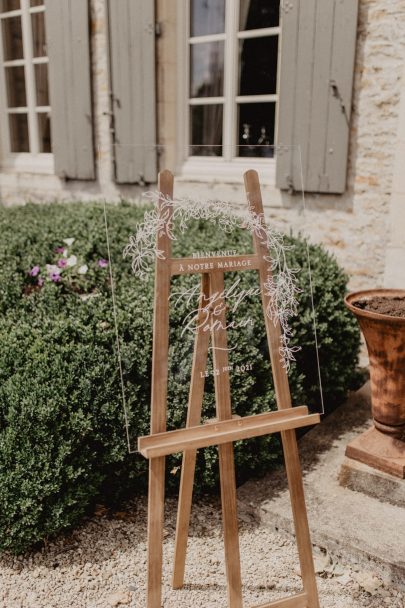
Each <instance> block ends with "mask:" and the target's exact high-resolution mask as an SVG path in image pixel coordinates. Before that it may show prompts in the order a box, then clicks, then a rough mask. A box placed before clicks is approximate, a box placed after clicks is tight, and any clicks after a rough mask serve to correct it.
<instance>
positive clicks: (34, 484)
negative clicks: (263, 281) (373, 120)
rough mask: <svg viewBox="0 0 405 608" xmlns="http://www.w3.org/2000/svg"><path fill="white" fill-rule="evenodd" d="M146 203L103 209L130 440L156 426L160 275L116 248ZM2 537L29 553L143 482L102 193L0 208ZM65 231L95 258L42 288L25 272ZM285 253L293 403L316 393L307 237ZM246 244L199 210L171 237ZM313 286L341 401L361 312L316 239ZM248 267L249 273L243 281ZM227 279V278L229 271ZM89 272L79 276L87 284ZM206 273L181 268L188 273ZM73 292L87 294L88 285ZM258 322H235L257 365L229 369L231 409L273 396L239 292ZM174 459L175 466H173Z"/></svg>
mask: <svg viewBox="0 0 405 608" xmlns="http://www.w3.org/2000/svg"><path fill="white" fill-rule="evenodd" d="M143 212H144V211H143V209H140V208H136V207H133V206H130V205H125V204H121V205H119V206H111V207H109V209H108V222H109V229H110V235H111V243H110V245H111V254H112V258H113V260H114V274H115V277H114V279H115V289H116V301H117V321H118V326H119V334H120V341H121V355H122V370H123V377H124V389H125V390H124V392H125V397H126V401H127V407H128V410H129V422H130V439H131V442H132V445H135V443H134V442H135V438H136V436H138V435H144V434H147V433H148V432H149V415H150V414H149V400H150V373H151V339H152V330H151V328H152V294H153V276H152V275H150V276H149V277H148V279H147V280H146V281H145V282H142V283H140V282H139V281H137V280H136V279H135V277H134V275H133V274H132V272H131V269H130V264H129V261H128V260H123V259H122V250H123V248H124V245H125V244H126V242H127V239H128V235H129V234H133V233H134V232H135V227H136V224H137V222H139V221H140V220H141V219H142V216H143ZM0 234H1V235H2V238H1V242H0V344H1V349H0V549H3V550H11V551H13V552H21V551H24V550H26V549H27V548H29V547H30V546H33V545H35V543H37V542H39V541H42V540H43V539H45V538H48V537H51V536H52V535H55V534H56V533H57V532H59V531H61V530H63V529H66V528H69V527H71V526H73V525H75V524H76V523H77V522H78V521H79V520H80V518H81V517H82V516H83V515H84V514H85V513H86V512H87V511H88V510H89V509H90V508H91V507H92V506H93V505H94V502H95V501H96V500H98V501H106V502H108V503H110V504H111V503H113V504H114V503H115V504H117V503H119V501H121V500H122V499H123V498H124V497H126V496H129V495H133V494H134V493H138V492H140V491H143V489H144V488H145V486H146V481H147V479H146V470H147V463H146V461H144V460H143V459H142V458H141V457H140V456H138V455H137V454H133V453H132V454H128V449H127V443H126V435H125V421H124V414H123V407H122V399H121V384H120V375H119V372H118V366H117V358H116V352H115V348H116V342H115V338H116V337H115V328H114V315H113V310H112V305H111V289H110V279H109V269H108V268H107V269H100V268H99V266H98V264H97V260H99V259H100V258H107V257H108V255H107V245H106V237H105V227H104V218H103V209H102V206H100V205H98V204H69V205H67V204H64V205H59V204H55V205H44V206H34V205H27V206H25V207H22V208H14V209H8V210H6V209H3V210H0ZM65 237H74V238H75V239H76V240H75V243H74V245H73V246H72V251H74V252H75V253H76V254H77V255H78V256H80V259H81V261H82V262H83V263H86V264H87V266H88V268H89V270H88V273H87V274H86V277H85V278H83V280H82V279H79V278H78V277H77V276H76V277H71V282H70V283H69V282H66V283H64V282H62V283H52V282H45V284H44V285H43V287H42V288H40V289H37V288H34V287H33V285H32V284H31V283H35V280H30V279H29V277H28V274H27V273H28V271H29V270H30V268H32V267H33V266H34V265H36V264H38V265H39V266H40V267H41V268H42V267H43V266H44V265H45V264H46V263H53V262H54V261H55V253H54V249H55V248H56V247H58V246H60V245H61V244H62V243H61V241H62V239H64V238H65ZM287 240H289V241H290V242H291V243H293V244H294V247H293V248H292V249H291V250H290V251H289V252H288V257H289V260H290V265H291V266H293V267H301V268H302V269H303V271H302V272H301V273H300V274H299V275H298V277H299V281H300V282H301V286H302V292H301V293H300V294H299V305H300V311H299V315H298V317H297V318H296V319H294V322H293V323H292V329H293V337H294V342H296V343H299V344H300V345H301V346H302V350H301V351H300V352H298V353H297V355H296V356H297V360H298V363H299V366H300V372H298V371H297V368H296V367H294V366H293V368H292V371H291V373H290V386H291V392H292V395H293V402H294V404H302V403H308V404H316V402H317V401H318V400H319V395H318V388H317V387H318V379H317V368H316V363H315V357H314V338H313V330H312V317H311V301H310V296H309V294H308V290H307V283H308V276H307V271H306V257H307V244H306V243H305V242H304V241H303V240H300V239H292V238H291V237H290V238H289V239H287ZM235 243H236V247H237V248H238V249H239V250H248V247H249V243H250V236H249V235H247V234H245V233H243V232H239V233H237V234H236V235H233V236H232V238H231V237H229V236H226V235H224V234H223V233H219V232H218V231H217V230H216V228H215V226H213V225H203V224H202V223H199V222H195V223H194V224H192V225H191V226H190V230H189V231H188V233H187V235H185V236H184V237H182V238H181V239H179V240H178V241H175V242H174V254H175V255H181V254H185V253H190V252H191V251H193V250H201V249H205V250H207V249H209V250H217V249H224V248H229V247H230V246H232V247H233V248H234V247H235ZM309 252H310V259H311V266H312V276H313V287H314V298H315V304H316V309H317V316H318V338H319V344H320V351H319V352H320V358H321V365H322V379H323V389H324V398H325V404H326V406H327V407H328V408H330V407H333V406H334V405H335V404H336V403H337V402H338V401H339V400H341V399H342V398H343V397H344V396H345V394H346V392H347V389H348V387H350V385H351V383H352V382H353V380H354V378H355V367H356V359H357V353H358V348H359V332H358V329H357V325H356V323H355V321H354V319H352V317H351V316H350V314H349V313H348V312H347V311H346V309H345V307H344V305H343V296H344V294H345V289H346V283H347V277H346V276H345V275H344V273H343V272H342V271H341V270H340V269H339V267H338V266H337V264H336V262H335V260H334V259H333V258H332V257H331V256H330V255H328V254H327V253H326V252H325V251H324V250H323V249H322V248H321V247H318V246H310V247H309ZM253 274H254V273H241V275H239V276H241V278H242V281H243V285H244V286H248V285H254V284H255V277H254V276H253ZM227 280H232V276H230V277H229V278H228V279H227ZM80 281H81V283H80ZM195 281H198V277H184V278H181V279H180V278H177V279H175V281H174V285H183V286H184V285H193V284H194V283H195ZM78 292H82V295H83V292H85V293H86V295H87V297H86V298H83V297H82V296H81V295H80V294H79V293H78ZM244 306H246V307H248V306H250V308H249V314H250V315H251V316H253V318H254V321H255V329H254V332H250V333H249V332H236V331H231V332H230V341H231V342H232V344H233V345H235V346H236V348H235V350H233V351H231V358H232V362H233V363H235V364H237V363H240V362H243V361H244V360H246V359H249V360H251V361H254V367H253V370H252V372H251V373H250V374H243V375H242V374H241V375H237V374H234V375H232V396H233V404H234V410H235V412H236V413H238V414H240V415H249V414H252V413H257V412H261V411H264V410H266V409H269V408H270V409H272V408H274V390H273V385H272V378H271V373H270V367H269V363H268V352H267V346H266V339H265V332H264V326H263V320H262V317H261V306H260V302H259V300H258V301H257V302H254V303H253V304H250V305H248V304H246V305H245V304H244V305H243V306H241V307H240V309H239V312H240V313H242V314H243V313H245V314H246V312H247V308H246V309H245V308H244ZM185 313H186V310H185V308H184V304H181V303H180V304H179V305H176V306H173V307H172V311H171V344H176V347H175V348H171V351H170V374H169V375H170V382H169V397H168V404H169V416H168V427H169V428H176V427H178V426H182V425H184V422H185V416H186V405H187V397H188V383H189V375H190V361H191V352H192V342H191V340H184V339H183V340H182V339H180V332H181V327H182V326H181V322H182V319H183V317H184V314H185ZM203 413H204V416H205V417H211V416H214V415H215V406H214V399H213V381H212V377H209V378H208V379H207V394H206V397H205V400H204V407H203ZM279 455H280V446H279V442H278V438H277V437H276V436H269V437H264V438H257V439H254V440H251V441H250V442H249V445H248V446H246V443H244V444H241V442H237V443H236V444H235V458H236V467H237V475H238V480H239V481H243V480H245V479H246V478H248V477H249V476H251V475H253V474H254V475H260V474H262V473H263V472H265V471H266V470H268V469H269V467H271V465H272V462H274V461H275V460H276V459H278V458H279ZM167 461H168V463H167V466H168V476H167V477H168V486H169V489H171V488H176V487H177V485H178V479H179V473H178V466H179V464H180V462H181V459H180V455H174V456H173V457H171V458H168V459H167ZM176 470H177V474H174V472H175V471H176ZM217 477H218V473H217V452H216V449H215V448H211V449H207V450H200V451H199V455H198V463H197V477H196V486H197V489H198V490H200V491H201V490H207V489H210V488H213V487H214V486H215V484H216V482H217Z"/></svg>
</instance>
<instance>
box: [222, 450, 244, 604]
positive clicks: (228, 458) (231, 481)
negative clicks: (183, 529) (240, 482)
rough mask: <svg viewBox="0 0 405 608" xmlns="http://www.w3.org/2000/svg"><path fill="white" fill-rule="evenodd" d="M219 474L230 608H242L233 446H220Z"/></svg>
mask: <svg viewBox="0 0 405 608" xmlns="http://www.w3.org/2000/svg"><path fill="white" fill-rule="evenodd" d="M218 449H219V474H220V477H221V502H222V519H223V526H224V545H225V566H226V577H227V582H228V606H229V608H242V606H243V602H242V580H241V573H240V553H239V530H238V514H237V508H236V504H237V503H236V482H235V465H234V455H233V444H232V443H226V444H225V445H220V446H219V448H218Z"/></svg>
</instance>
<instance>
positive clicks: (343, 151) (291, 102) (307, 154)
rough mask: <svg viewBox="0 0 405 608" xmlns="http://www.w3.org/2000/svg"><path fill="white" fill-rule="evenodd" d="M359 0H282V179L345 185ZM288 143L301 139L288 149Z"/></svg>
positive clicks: (321, 188)
mask: <svg viewBox="0 0 405 608" xmlns="http://www.w3.org/2000/svg"><path fill="white" fill-rule="evenodd" d="M357 11H358V0H282V2H281V28H282V29H281V35H282V40H281V62H280V97H279V110H278V111H279V120H278V138H277V142H278V145H279V148H278V154H277V169H276V184H277V186H278V187H279V188H281V189H294V190H300V189H301V183H302V180H301V175H300V162H299V153H298V145H299V146H300V148H301V158H302V169H303V182H304V189H305V190H306V191H308V192H325V193H342V192H344V191H345V188H346V173H347V159H348V144H349V133H350V115H351V100H352V86H353V72H354V57H355V48H356V31H357ZM287 146H297V148H288V147H287Z"/></svg>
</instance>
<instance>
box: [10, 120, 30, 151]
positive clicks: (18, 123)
mask: <svg viewBox="0 0 405 608" xmlns="http://www.w3.org/2000/svg"><path fill="white" fill-rule="evenodd" d="M8 123H9V127H10V152H29V151H30V144H29V137H28V116H27V114H9V116H8Z"/></svg>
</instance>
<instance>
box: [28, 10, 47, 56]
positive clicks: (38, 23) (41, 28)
mask: <svg viewBox="0 0 405 608" xmlns="http://www.w3.org/2000/svg"><path fill="white" fill-rule="evenodd" d="M31 21H32V47H33V48H32V52H33V55H34V57H44V56H45V57H46V39H45V14H44V13H33V14H32V15H31Z"/></svg>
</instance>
